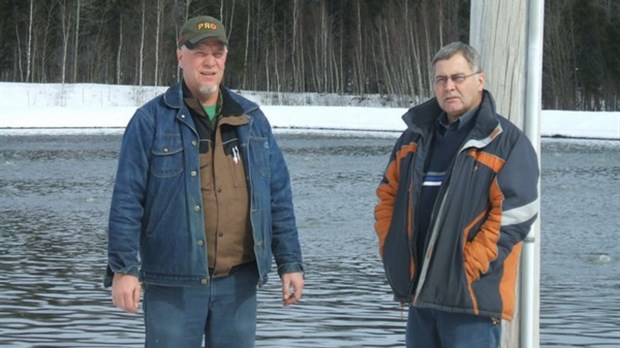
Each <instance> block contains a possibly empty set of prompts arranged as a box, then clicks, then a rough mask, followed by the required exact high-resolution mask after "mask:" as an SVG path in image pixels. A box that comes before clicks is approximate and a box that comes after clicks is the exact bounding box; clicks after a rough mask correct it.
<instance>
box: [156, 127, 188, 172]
mask: <svg viewBox="0 0 620 348" xmlns="http://www.w3.org/2000/svg"><path fill="white" fill-rule="evenodd" d="M151 155H152V157H151V173H153V175H154V176H156V177H160V178H169V177H173V176H176V175H179V174H181V173H182V172H183V143H182V142H181V135H180V134H160V135H156V136H155V140H154V142H153V148H152V151H151Z"/></svg>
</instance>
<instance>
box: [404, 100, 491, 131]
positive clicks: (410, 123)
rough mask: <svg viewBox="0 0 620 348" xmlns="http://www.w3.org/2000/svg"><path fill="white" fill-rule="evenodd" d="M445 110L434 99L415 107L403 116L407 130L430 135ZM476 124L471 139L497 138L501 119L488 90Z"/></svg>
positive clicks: (478, 111)
mask: <svg viewBox="0 0 620 348" xmlns="http://www.w3.org/2000/svg"><path fill="white" fill-rule="evenodd" d="M442 112H443V110H442V109H441V108H440V107H439V103H438V102H437V98H436V97H434V98H432V99H430V100H428V101H426V102H424V103H422V104H420V105H417V106H414V107H412V108H411V109H409V110H408V111H407V112H406V113H405V114H404V115H403V117H402V118H403V121H405V124H406V125H407V128H408V129H409V130H411V131H413V132H415V133H420V134H429V133H430V132H431V131H432V130H433V127H434V126H435V124H436V122H437V119H438V118H439V116H440V115H441V113H442ZM476 113H477V116H476V118H475V122H476V124H475V125H474V128H473V129H472V131H471V136H470V138H486V137H489V136H491V137H495V136H496V135H497V134H499V133H497V128H498V127H499V118H498V115H497V114H496V113H495V101H494V100H493V96H492V95H491V93H490V92H489V91H487V90H486V89H485V90H484V91H483V96H482V103H481V104H480V106H479V107H478V110H477V111H476Z"/></svg>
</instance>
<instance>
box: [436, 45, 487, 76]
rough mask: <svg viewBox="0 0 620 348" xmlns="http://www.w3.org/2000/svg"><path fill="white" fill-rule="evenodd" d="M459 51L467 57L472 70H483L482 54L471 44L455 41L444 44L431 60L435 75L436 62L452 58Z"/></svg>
mask: <svg viewBox="0 0 620 348" xmlns="http://www.w3.org/2000/svg"><path fill="white" fill-rule="evenodd" d="M457 53H460V54H462V55H463V58H465V60H466V61H467V64H469V67H470V68H471V71H473V72H482V64H481V59H480V54H478V52H477V51H476V50H475V49H474V48H473V47H471V46H470V45H468V44H465V43H462V42H460V41H455V42H452V43H449V44H447V45H445V46H443V47H442V48H441V49H440V50H439V51H438V52H437V53H436V54H435V56H434V57H433V61H432V62H431V66H432V70H433V75H434V74H435V64H436V63H437V62H438V61H440V60H446V59H450V58H452V57H453V56H454V55H455V54H457Z"/></svg>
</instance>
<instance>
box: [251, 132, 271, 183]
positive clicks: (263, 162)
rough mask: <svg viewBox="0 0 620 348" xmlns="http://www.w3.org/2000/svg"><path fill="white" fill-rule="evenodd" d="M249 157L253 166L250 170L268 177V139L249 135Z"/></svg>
mask: <svg viewBox="0 0 620 348" xmlns="http://www.w3.org/2000/svg"><path fill="white" fill-rule="evenodd" d="M249 150H250V151H249V152H250V158H248V160H249V162H250V163H251V165H253V167H252V168H251V169H250V170H252V171H257V172H258V173H260V175H262V176H264V177H266V178H268V177H269V176H270V171H269V152H270V149H269V141H268V140H267V138H263V137H250V144H249Z"/></svg>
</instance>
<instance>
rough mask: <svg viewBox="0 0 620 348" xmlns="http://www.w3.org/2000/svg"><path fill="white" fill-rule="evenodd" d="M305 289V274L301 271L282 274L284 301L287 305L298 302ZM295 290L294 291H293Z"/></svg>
mask: <svg viewBox="0 0 620 348" xmlns="http://www.w3.org/2000/svg"><path fill="white" fill-rule="evenodd" d="M303 289H304V275H303V273H301V272H296V273H284V274H283V275H282V303H283V304H284V305H285V306H288V305H292V304H296V303H297V302H299V300H301V292H302V291H303ZM291 290H293V292H291Z"/></svg>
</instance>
